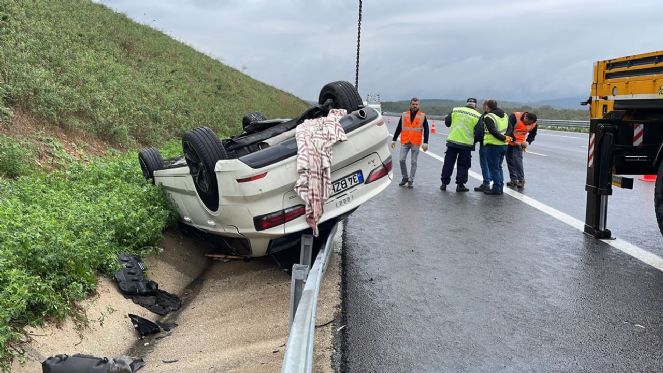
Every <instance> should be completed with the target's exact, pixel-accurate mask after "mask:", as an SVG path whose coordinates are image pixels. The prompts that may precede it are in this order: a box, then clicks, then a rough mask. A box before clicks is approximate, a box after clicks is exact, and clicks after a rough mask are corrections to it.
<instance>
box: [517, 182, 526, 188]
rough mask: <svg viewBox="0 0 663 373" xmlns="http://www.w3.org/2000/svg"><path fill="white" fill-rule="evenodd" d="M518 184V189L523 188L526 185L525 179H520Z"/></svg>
mask: <svg viewBox="0 0 663 373" xmlns="http://www.w3.org/2000/svg"><path fill="white" fill-rule="evenodd" d="M516 186H517V187H518V189H523V188H524V187H525V180H518V183H517V184H516Z"/></svg>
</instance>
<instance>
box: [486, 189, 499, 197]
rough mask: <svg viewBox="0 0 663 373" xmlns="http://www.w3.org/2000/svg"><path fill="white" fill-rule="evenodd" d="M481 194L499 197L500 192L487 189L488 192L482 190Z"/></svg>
mask: <svg viewBox="0 0 663 373" xmlns="http://www.w3.org/2000/svg"><path fill="white" fill-rule="evenodd" d="M483 194H487V195H489V196H501V195H502V191H501V190H500V189H488V190H484V191H483Z"/></svg>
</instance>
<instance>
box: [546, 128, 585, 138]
mask: <svg viewBox="0 0 663 373" xmlns="http://www.w3.org/2000/svg"><path fill="white" fill-rule="evenodd" d="M541 131H543V132H545V133H546V135H545V136H553V137H564V138H567V139H578V140H587V136H586V135H587V134H586V133H585V134H583V135H584V136H568V135H556V134H553V133H551V132H555V131H546V130H541Z"/></svg>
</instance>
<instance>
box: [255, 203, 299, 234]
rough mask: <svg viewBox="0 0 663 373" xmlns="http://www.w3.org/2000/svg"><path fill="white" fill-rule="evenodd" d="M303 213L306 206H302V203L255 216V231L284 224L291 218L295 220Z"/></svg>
mask: <svg viewBox="0 0 663 373" xmlns="http://www.w3.org/2000/svg"><path fill="white" fill-rule="evenodd" d="M305 213H306V207H304V205H297V206H292V207H288V208H287V209H284V210H281V211H276V212H272V213H269V214H265V215H260V216H256V217H255V218H253V224H254V225H255V227H256V230H257V231H263V230H265V229H269V228H273V227H276V226H279V225H281V224H285V223H287V222H289V221H291V220H295V219H297V218H298V217H300V216H302V215H304V214H305Z"/></svg>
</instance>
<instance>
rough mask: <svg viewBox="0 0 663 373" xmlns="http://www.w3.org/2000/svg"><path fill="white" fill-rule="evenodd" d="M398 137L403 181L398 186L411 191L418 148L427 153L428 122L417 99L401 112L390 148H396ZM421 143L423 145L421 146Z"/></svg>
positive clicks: (412, 100)
mask: <svg viewBox="0 0 663 373" xmlns="http://www.w3.org/2000/svg"><path fill="white" fill-rule="evenodd" d="M398 135H400V136H401V157H400V164H401V175H403V179H402V180H401V182H400V183H399V184H398V186H407V187H408V188H409V189H412V187H413V185H412V184H413V183H414V175H415V173H416V172H417V158H418V157H419V147H420V146H421V149H422V150H423V151H428V120H427V119H426V114H424V113H422V112H420V111H419V99H418V98H416V97H415V98H413V99H411V100H410V111H406V112H403V114H402V115H401V120H399V121H398V126H397V127H396V132H394V138H393V139H392V141H391V148H392V149H394V148H395V147H396V140H397V139H398ZM422 142H423V145H422ZM410 151H411V152H412V156H411V163H410V174H408V173H407V164H406V160H407V153H408V152H410Z"/></svg>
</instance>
